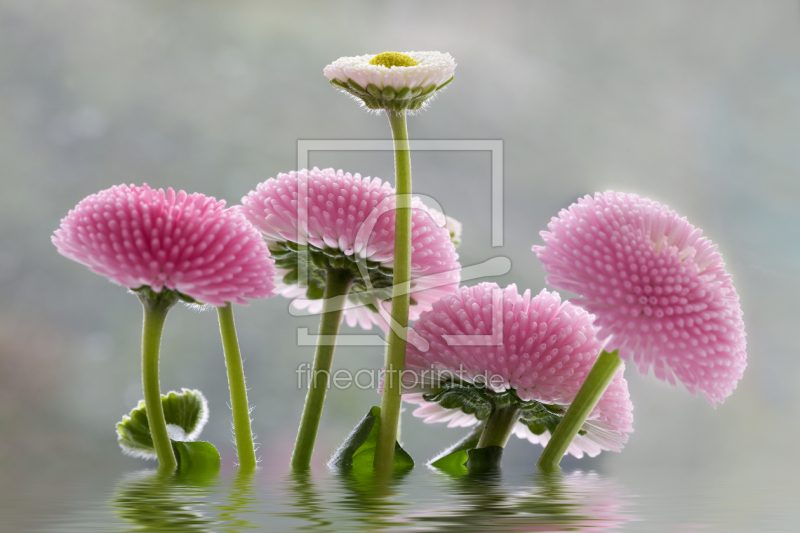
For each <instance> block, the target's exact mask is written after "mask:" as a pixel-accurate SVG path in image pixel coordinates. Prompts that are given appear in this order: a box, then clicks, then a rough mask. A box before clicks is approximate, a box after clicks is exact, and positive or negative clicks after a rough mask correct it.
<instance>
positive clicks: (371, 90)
mask: <svg viewBox="0 0 800 533" xmlns="http://www.w3.org/2000/svg"><path fill="white" fill-rule="evenodd" d="M451 81H453V78H452V77H451V78H450V79H449V80H447V81H446V82H444V83H443V84H441V85H439V86H438V87H437V86H436V85H427V86H425V87H415V88H413V89H411V88H410V87H403V88H402V89H400V90H399V91H398V90H396V89H395V88H394V87H391V86H389V87H384V88H383V89H379V88H378V86H377V85H374V84H369V85H367V87H366V88H365V87H361V85H359V84H358V83H357V82H355V81H353V80H352V79H348V80H347V82H342V81H339V80H337V79H333V80H330V83H331V85H332V86H333V87H334V88H336V89H338V90H340V91H344V92H346V93H349V94H351V95H353V96H355V97H356V98H358V99H360V100H361V101H362V102H364V105H365V106H366V107H367V108H369V109H384V110H386V111H387V112H389V111H392V112H395V113H403V112H405V111H406V110H411V111H414V110H417V109H420V108H422V106H423V105H424V104H425V101H426V100H428V99H429V98H430V97H432V96H433V95H434V94H435V93H436V92H437V91H439V90H440V89H442V88H443V87H444V86H445V85H447V84H448V83H450V82H451Z"/></svg>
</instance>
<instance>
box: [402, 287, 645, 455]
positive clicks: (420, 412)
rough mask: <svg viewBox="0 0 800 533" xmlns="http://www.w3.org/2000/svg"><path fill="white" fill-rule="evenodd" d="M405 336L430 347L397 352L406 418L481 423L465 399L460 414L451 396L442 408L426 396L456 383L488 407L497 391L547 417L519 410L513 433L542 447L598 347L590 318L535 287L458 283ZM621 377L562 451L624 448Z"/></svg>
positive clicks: (628, 419) (625, 408)
mask: <svg viewBox="0 0 800 533" xmlns="http://www.w3.org/2000/svg"><path fill="white" fill-rule="evenodd" d="M411 335H419V336H421V337H423V338H424V339H425V340H426V341H427V343H428V345H429V349H428V350H427V351H421V350H420V349H418V348H417V347H415V346H414V343H412V342H409V344H408V348H407V352H406V372H405V373H404V375H403V386H404V390H405V394H404V395H403V399H404V400H406V401H408V402H410V403H414V404H418V405H420V407H419V408H417V409H416V410H415V411H414V413H413V414H414V416H417V417H420V418H423V419H424V420H425V422H427V423H431V422H447V423H448V426H450V427H466V426H472V425H475V424H477V423H478V422H479V419H482V418H485V412H484V413H481V408H480V407H478V408H477V409H475V404H474V403H473V405H471V407H470V408H467V409H466V410H465V408H464V406H463V405H462V406H460V407H459V406H453V403H452V400H448V401H446V402H445V401H443V403H445V405H444V406H443V405H441V404H440V403H436V402H434V401H431V400H432V399H435V398H436V394H435V393H434V394H425V393H426V392H429V391H432V390H433V391H436V390H441V389H442V387H445V388H446V387H447V386H451V385H453V384H456V385H457V386H460V387H467V388H470V389H471V390H473V391H478V392H479V393H481V394H482V395H483V396H484V397H488V398H489V399H490V401H491V398H492V397H493V395H505V397H506V400H505V401H508V398H509V397H510V398H511V401H515V402H517V403H518V404H519V405H520V406H521V407H527V408H529V409H533V408H534V407H536V404H539V407H541V409H538V407H537V409H538V411H539V412H540V413H544V414H546V415H547V417H545V418H542V419H538V420H537V419H528V420H526V416H525V414H524V412H523V415H522V418H521V419H520V421H519V422H517V423H516V425H515V426H514V429H513V431H514V434H515V435H517V436H518V437H520V438H525V439H527V440H529V441H530V442H532V443H534V444H541V445H545V444H547V442H548V441H549V439H550V435H551V430H552V429H553V427H554V425H555V424H557V421H558V419H560V415H562V414H563V413H564V412H565V411H566V409H567V407H568V406H569V404H570V403H571V402H572V400H573V399H574V398H575V395H576V394H577V393H578V390H579V389H580V387H581V384H582V383H583V381H584V379H585V378H586V375H587V374H588V373H589V370H590V369H591V368H592V365H593V364H594V361H595V359H596V358H597V356H598V354H599V353H600V350H601V349H602V342H600V340H598V339H597V337H596V328H595V327H594V326H593V325H592V317H591V315H589V314H588V313H586V311H584V310H583V309H580V308H579V307H576V306H574V305H572V304H570V303H568V302H563V303H562V302H561V298H560V296H559V295H558V293H550V292H547V291H546V290H542V292H541V293H539V294H538V295H537V296H534V297H531V293H530V291H528V290H526V291H525V292H524V294H522V295H520V294H519V293H518V292H517V287H516V285H509V286H508V287H506V288H505V289H500V287H498V286H497V285H496V284H494V283H481V284H479V285H476V286H474V287H461V288H460V289H459V290H458V291H457V292H456V293H455V294H451V295H448V296H445V297H444V298H442V299H441V300H439V301H437V302H436V303H434V304H433V308H432V310H431V311H428V312H425V313H423V314H422V316H421V317H420V319H419V320H418V321H417V322H416V323H415V324H414V329H413V330H412V333H411ZM623 371H624V367H622V368H620V369H619V371H618V372H617V374H616V375H615V376H614V378H613V380H612V381H611V384H610V385H609V387H608V389H607V390H606V392H605V393H604V394H603V396H602V397H601V399H600V402H599V403H598V404H597V405H596V406H595V408H594V410H593V411H592V412H591V414H590V415H589V418H588V420H587V421H586V423H585V424H584V426H583V428H582V432H581V434H579V435H578V436H577V437H576V438H575V439H574V441H573V442H572V444H571V445H570V447H569V450H568V453H570V454H572V455H574V456H575V457H583V454H584V453H585V454H587V455H589V456H592V457H593V456H595V455H597V454H599V453H600V451H602V450H613V451H619V450H621V449H622V446H623V444H624V443H625V442H627V440H628V433H630V432H632V431H633V429H632V426H631V423H632V421H633V416H632V410H633V405H632V404H631V401H630V398H629V395H628V386H627V383H626V381H625V378H624V377H623ZM481 391H483V392H481ZM509 393H513V394H509ZM456 403H458V402H456ZM478 403H480V402H478ZM545 410H546V411H545ZM470 411H471V412H470ZM550 415H555V416H554V417H553V416H550Z"/></svg>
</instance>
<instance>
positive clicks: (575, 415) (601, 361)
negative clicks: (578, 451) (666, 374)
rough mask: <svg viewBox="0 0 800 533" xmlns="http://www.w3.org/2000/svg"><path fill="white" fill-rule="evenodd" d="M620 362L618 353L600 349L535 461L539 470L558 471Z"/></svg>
mask: <svg viewBox="0 0 800 533" xmlns="http://www.w3.org/2000/svg"><path fill="white" fill-rule="evenodd" d="M621 364H622V361H621V360H620V358H619V351H618V350H614V351H613V352H611V353H609V352H606V351H605V350H603V351H602V352H600V355H599V356H598V357H597V360H596V361H595V362H594V366H592V369H591V370H590V371H589V375H588V376H586V381H584V382H583V385H581V388H580V390H579V391H578V395H577V396H575V400H573V402H572V404H571V405H570V406H569V409H567V412H566V414H564V418H562V419H561V422H559V423H558V426H557V427H556V430H555V431H554V432H553V436H552V437H551V438H550V442H548V443H547V446H545V448H544V451H543V452H542V455H541V456H540V457H539V460H538V461H537V462H536V466H538V467H539V468H540V469H541V470H553V469H555V468H558V463H560V462H561V458H562V457H564V454H565V453H567V448H569V445H570V443H571V442H572V439H574V438H575V435H577V434H578V431H579V430H580V429H581V427H582V426H583V423H584V422H586V419H587V418H588V417H589V414H590V413H591V412H592V409H594V406H595V405H597V402H599V401H600V397H601V396H603V393H604V392H605V391H606V388H608V384H609V383H611V379H612V378H613V377H614V374H616V373H617V370H618V369H619V366H620V365H621Z"/></svg>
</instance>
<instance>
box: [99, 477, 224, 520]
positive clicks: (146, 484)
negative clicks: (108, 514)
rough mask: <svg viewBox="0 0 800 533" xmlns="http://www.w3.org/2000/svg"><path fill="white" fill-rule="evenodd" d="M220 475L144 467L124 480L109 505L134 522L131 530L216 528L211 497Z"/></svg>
mask: <svg viewBox="0 0 800 533" xmlns="http://www.w3.org/2000/svg"><path fill="white" fill-rule="evenodd" d="M216 485H217V475H216V473H214V474H213V475H210V476H202V477H197V476H192V477H187V476H181V475H171V474H163V473H159V472H157V471H155V470H145V471H141V472H136V473H134V474H131V475H128V476H126V477H124V478H123V479H122V481H121V482H120V483H119V484H118V485H117V487H116V489H115V491H114V498H113V500H112V501H111V504H110V506H111V507H112V508H113V509H114V510H115V511H116V514H117V516H119V517H120V518H122V519H124V520H125V521H126V522H129V523H130V524H131V526H132V527H131V528H130V530H129V531H183V532H186V531H209V532H210V531H216V528H215V527H214V526H215V525H217V524H218V523H217V522H216V520H215V519H214V518H212V517H211V516H209V512H208V511H207V510H206V511H204V510H203V509H208V503H209V502H208V497H209V495H211V494H213V493H214V492H216V489H217V487H216Z"/></svg>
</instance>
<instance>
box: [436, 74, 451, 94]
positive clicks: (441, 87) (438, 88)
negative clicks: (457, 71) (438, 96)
mask: <svg viewBox="0 0 800 533" xmlns="http://www.w3.org/2000/svg"><path fill="white" fill-rule="evenodd" d="M454 77H455V76H450V79H449V80H447V81H446V82H444V83H443V84H441V85H439V86H438V87H437V88H436V90H437V91H441V90H442V89H444V88H445V87H446V86H447V85H448V84H449V83H450V82H451V81H453V78H454Z"/></svg>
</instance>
